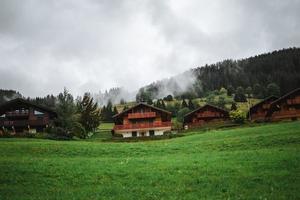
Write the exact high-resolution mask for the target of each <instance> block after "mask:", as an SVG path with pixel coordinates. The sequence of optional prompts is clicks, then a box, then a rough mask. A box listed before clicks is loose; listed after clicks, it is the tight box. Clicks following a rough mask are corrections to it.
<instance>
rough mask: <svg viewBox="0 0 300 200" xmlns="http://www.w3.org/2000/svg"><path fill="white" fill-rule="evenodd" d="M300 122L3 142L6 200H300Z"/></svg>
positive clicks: (2, 193)
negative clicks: (172, 134) (132, 138)
mask: <svg viewBox="0 0 300 200" xmlns="http://www.w3.org/2000/svg"><path fill="white" fill-rule="evenodd" d="M299 150H300V123H299V122H290V123H278V124H271V125H261V126H256V127H246V128H234V129H230V130H216V131H209V132H202V133H197V132H195V133H194V134H189V135H188V136H185V137H179V138H174V139H169V140H159V141H147V142H134V143H133V142H132V143H125V142H124V143H120V142H118V143H113V142H101V141H100V140H88V141H51V140H42V139H16V138H14V139H12V138H10V139H0V171H1V173H0V199H1V200H2V199H300V191H299V188H300V151H299Z"/></svg>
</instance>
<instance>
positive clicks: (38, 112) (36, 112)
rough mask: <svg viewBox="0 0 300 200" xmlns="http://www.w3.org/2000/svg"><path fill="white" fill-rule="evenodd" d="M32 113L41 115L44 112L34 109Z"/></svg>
mask: <svg viewBox="0 0 300 200" xmlns="http://www.w3.org/2000/svg"><path fill="white" fill-rule="evenodd" d="M34 114H35V115H43V114H44V113H43V112H40V111H37V110H35V111H34Z"/></svg>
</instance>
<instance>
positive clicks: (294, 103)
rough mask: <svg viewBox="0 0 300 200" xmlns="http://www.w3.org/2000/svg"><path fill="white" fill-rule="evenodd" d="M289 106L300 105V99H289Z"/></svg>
mask: <svg viewBox="0 0 300 200" xmlns="http://www.w3.org/2000/svg"><path fill="white" fill-rule="evenodd" d="M287 104H288V105H296V104H300V99H299V98H298V99H288V100H287Z"/></svg>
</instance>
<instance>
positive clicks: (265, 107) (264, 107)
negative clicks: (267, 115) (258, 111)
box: [262, 104, 270, 109]
mask: <svg viewBox="0 0 300 200" xmlns="http://www.w3.org/2000/svg"><path fill="white" fill-rule="evenodd" d="M262 108H263V109H269V108H270V104H264V105H263V106H262Z"/></svg>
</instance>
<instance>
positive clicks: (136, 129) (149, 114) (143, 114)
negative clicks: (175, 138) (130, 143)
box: [113, 103, 171, 138]
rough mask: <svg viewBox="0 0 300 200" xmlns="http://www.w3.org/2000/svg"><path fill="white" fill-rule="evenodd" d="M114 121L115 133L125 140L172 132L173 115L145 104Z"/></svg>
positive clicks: (126, 112)
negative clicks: (126, 138)
mask: <svg viewBox="0 0 300 200" xmlns="http://www.w3.org/2000/svg"><path fill="white" fill-rule="evenodd" d="M113 119H114V121H115V126H114V128H113V133H114V134H118V135H122V137H124V138H125V137H145V136H156V135H163V134H164V132H166V131H170V130H171V113H170V112H168V111H165V110H162V109H159V108H156V107H153V106H151V105H148V104H145V103H139V104H137V105H136V106H134V107H132V108H129V109H127V110H125V111H123V112H121V113H119V114H117V115H115V116H113Z"/></svg>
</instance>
